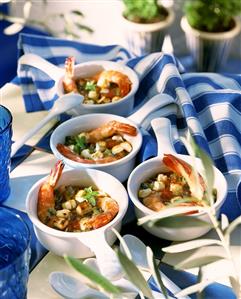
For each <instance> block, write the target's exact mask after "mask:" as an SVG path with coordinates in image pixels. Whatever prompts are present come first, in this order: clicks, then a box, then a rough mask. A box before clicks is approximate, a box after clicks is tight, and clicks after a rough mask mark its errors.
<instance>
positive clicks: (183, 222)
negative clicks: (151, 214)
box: [148, 215, 212, 229]
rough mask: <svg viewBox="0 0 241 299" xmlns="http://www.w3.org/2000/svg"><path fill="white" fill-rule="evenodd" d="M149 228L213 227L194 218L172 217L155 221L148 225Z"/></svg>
mask: <svg viewBox="0 0 241 299" xmlns="http://www.w3.org/2000/svg"><path fill="white" fill-rule="evenodd" d="M148 226H157V227H168V228H180V229H181V228H185V227H200V226H209V227H212V225H211V224H210V223H209V222H206V221H203V220H200V219H198V218H196V217H192V216H179V215H176V216H171V217H166V218H162V219H159V220H153V221H150V222H149V223H148Z"/></svg>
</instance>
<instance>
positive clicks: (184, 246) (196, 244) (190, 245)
mask: <svg viewBox="0 0 241 299" xmlns="http://www.w3.org/2000/svg"><path fill="white" fill-rule="evenodd" d="M209 245H219V246H222V242H221V241H219V240H215V239H199V240H192V241H188V242H183V243H179V244H175V245H171V246H168V247H164V248H162V251H164V252H168V253H178V252H183V251H188V250H192V249H196V248H201V247H204V246H209Z"/></svg>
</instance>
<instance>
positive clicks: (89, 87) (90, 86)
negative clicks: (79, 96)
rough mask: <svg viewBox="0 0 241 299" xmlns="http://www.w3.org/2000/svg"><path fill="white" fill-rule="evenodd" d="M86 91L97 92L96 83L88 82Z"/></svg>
mask: <svg viewBox="0 0 241 299" xmlns="http://www.w3.org/2000/svg"><path fill="white" fill-rule="evenodd" d="M85 90H89V91H95V90H96V83H95V81H87V82H86V84H85Z"/></svg>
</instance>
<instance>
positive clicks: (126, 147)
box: [120, 141, 132, 153]
mask: <svg viewBox="0 0 241 299" xmlns="http://www.w3.org/2000/svg"><path fill="white" fill-rule="evenodd" d="M120 146H121V147H122V148H123V149H124V150H126V151H127V152H128V153H130V152H131V151H132V146H131V144H130V143H129V142H127V141H125V142H121V144H120Z"/></svg>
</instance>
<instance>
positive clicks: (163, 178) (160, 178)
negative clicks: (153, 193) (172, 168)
mask: <svg viewBox="0 0 241 299" xmlns="http://www.w3.org/2000/svg"><path fill="white" fill-rule="evenodd" d="M157 180H158V182H166V181H167V175H165V174H162V173H160V174H158V176H157Z"/></svg>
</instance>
